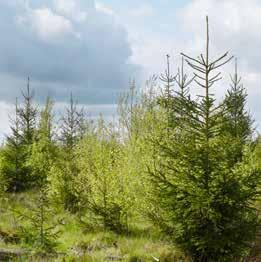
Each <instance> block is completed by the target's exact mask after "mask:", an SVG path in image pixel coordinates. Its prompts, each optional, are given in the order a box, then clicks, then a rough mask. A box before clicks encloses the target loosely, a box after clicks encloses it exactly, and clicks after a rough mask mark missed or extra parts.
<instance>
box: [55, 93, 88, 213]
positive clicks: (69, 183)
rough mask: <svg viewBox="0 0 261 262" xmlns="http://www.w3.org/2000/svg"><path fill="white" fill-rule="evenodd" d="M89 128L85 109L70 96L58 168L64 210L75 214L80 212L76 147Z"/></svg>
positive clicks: (62, 122) (62, 126)
mask: <svg viewBox="0 0 261 262" xmlns="http://www.w3.org/2000/svg"><path fill="white" fill-rule="evenodd" d="M86 128H87V123H86V119H85V114H84V110H83V108H81V109H80V108H79V107H78V105H77V103H76V102H75V101H74V99H73V96H72V94H71V96H70V104H69V106H68V107H66V109H65V113H64V115H63V117H62V119H61V127H60V129H61V134H60V141H61V142H62V152H61V155H62V157H61V159H60V162H59V163H58V168H59V169H60V171H61V173H62V177H61V179H62V181H61V187H60V193H61V198H62V202H63V205H64V208H65V209H66V210H69V211H71V212H73V213H75V212H77V210H78V202H79V199H78V196H77V191H76V189H75V188H74V179H75V178H76V177H77V175H78V174H79V170H78V167H77V165H76V162H77V161H76V146H77V143H78V142H79V140H80V139H82V138H83V136H84V134H85V132H86Z"/></svg>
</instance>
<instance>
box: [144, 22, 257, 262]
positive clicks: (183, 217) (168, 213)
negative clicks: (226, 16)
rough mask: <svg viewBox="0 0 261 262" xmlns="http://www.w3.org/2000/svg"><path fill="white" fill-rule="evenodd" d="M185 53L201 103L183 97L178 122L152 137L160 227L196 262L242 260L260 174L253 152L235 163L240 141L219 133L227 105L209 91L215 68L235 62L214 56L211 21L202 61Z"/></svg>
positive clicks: (152, 174)
mask: <svg viewBox="0 0 261 262" xmlns="http://www.w3.org/2000/svg"><path fill="white" fill-rule="evenodd" d="M182 56H183V57H184V58H185V59H186V62H187V63H188V65H189V66H190V67H191V68H192V69H193V70H194V72H195V73H194V75H195V79H194V82H195V83H196V84H197V85H198V86H199V87H201V88H202V89H203V91H204V93H203V95H201V96H199V97H198V98H197V99H196V100H191V99H190V98H189V97H187V98H186V97H184V98H182V97H181V96H180V95H179V98H180V99H179V100H178V102H177V103H173V107H174V111H175V112H176V114H177V116H179V117H178V118H179V119H180V123H179V122H178V124H177V126H176V127H175V128H173V129H171V132H169V136H167V137H166V136H165V138H164V137H162V136H160V137H159V138H155V139H154V149H155V155H156V157H155V159H154V165H152V166H150V167H148V172H149V174H150V177H151V179H152V182H153V184H154V191H153V192H154V193H155V195H157V197H158V204H159V206H160V208H161V209H162V216H161V217H160V221H159V224H160V225H161V226H162V228H163V229H164V230H165V232H167V233H168V235H170V236H172V238H173V240H174V241H175V242H176V244H178V245H179V246H180V247H181V248H182V249H183V250H184V251H185V252H186V253H187V254H188V255H190V256H191V257H192V259H193V261H200V262H203V261H234V260H236V261H238V260H239V257H240V255H242V254H243V253H244V251H245V250H246V249H247V246H248V244H249V241H251V240H252V239H253V237H254V234H255V230H256V225H257V211H256V210H255V209H254V208H253V201H254V200H255V198H256V197H257V193H258V192H257V186H258V183H259V179H260V170H259V169H258V167H257V165H256V162H255V159H254V156H253V154H252V152H251V148H248V147H247V148H245V150H244V155H243V157H242V161H241V162H238V163H236V164H235V162H233V161H231V159H234V152H235V150H234V147H235V146H237V142H236V141H235V140H234V139H233V138H232V137H231V136H230V135H226V134H224V133H223V132H222V131H221V129H222V128H221V126H222V125H221V124H220V119H221V118H222V116H223V111H222V105H219V106H216V105H215V99H214V95H213V94H212V93H211V89H212V88H213V86H214V84H215V83H216V82H217V81H218V80H219V79H220V75H221V73H219V72H217V73H216V70H217V69H218V68H220V67H222V66H223V65H224V64H226V63H227V62H228V61H230V59H231V58H227V56H228V53H225V54H224V55H222V56H220V57H219V58H217V59H215V60H211V59H210V55H209V27H208V18H207V44H206V53H205V56H203V55H202V54H201V55H200V56H199V57H197V58H192V57H190V56H187V55H185V54H182Z"/></svg>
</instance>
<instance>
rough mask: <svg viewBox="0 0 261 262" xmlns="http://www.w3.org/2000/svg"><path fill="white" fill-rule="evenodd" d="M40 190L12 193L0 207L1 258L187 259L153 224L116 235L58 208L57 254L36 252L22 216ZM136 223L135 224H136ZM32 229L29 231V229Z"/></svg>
mask: <svg viewBox="0 0 261 262" xmlns="http://www.w3.org/2000/svg"><path fill="white" fill-rule="evenodd" d="M36 195H37V193H36V192H28V193H19V194H10V195H8V196H7V198H6V199H4V200H3V201H2V204H1V207H0V261H87V262H88V261H97V262H102V261H129V262H135V261H136V262H138V261H139V262H143V261H165V262H168V261H169V262H170V261H186V260H185V258H184V256H183V255H182V254H181V253H180V252H179V251H178V250H177V249H175V248H174V247H173V245H172V244H171V243H170V242H169V241H168V240H167V239H166V238H164V237H163V236H162V235H161V234H160V233H159V232H156V231H155V228H153V227H152V226H151V225H148V224H146V223H144V222H141V221H140V222H137V223H135V226H134V227H133V228H135V229H133V230H132V231H130V233H126V234H120V235H119V234H115V233H113V232H110V231H103V230H102V229H95V230H93V229H90V228H88V227H85V226H84V225H83V224H82V223H81V222H80V221H79V219H78V218H77V216H75V215H72V214H70V213H65V212H63V211H55V214H54V215H53V216H51V220H52V221H48V222H49V223H50V225H51V224H54V226H55V230H56V231H57V232H59V234H58V237H57V239H56V242H57V246H56V247H55V250H56V252H57V253H56V254H52V253H49V254H48V255H47V254H45V255H40V254H36V253H35V251H34V250H35V249H34V243H33V242H30V239H27V237H28V238H30V226H31V225H30V223H31V222H30V221H28V220H27V219H24V218H22V216H21V214H25V215H26V212H27V210H28V207H30V206H31V205H32V203H33V202H34V199H35V197H36ZM133 225H134V224H133ZM26 230H28V231H26Z"/></svg>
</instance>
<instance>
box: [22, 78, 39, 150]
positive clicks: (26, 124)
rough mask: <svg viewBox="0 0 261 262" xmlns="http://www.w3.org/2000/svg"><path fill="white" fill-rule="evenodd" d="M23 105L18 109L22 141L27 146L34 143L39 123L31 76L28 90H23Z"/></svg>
mask: <svg viewBox="0 0 261 262" xmlns="http://www.w3.org/2000/svg"><path fill="white" fill-rule="evenodd" d="M22 96H23V106H20V107H19V108H18V110H17V114H18V119H19V125H20V129H21V139H22V143H23V144H24V145H26V146H30V145H32V143H33V141H34V134H35V130H36V124H37V114H38V111H37V108H36V107H35V106H34V104H33V99H34V92H33V91H32V90H31V89H30V78H28V82H27V88H26V91H25V92H23V91H22Z"/></svg>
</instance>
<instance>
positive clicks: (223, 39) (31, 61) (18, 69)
mask: <svg viewBox="0 0 261 262" xmlns="http://www.w3.org/2000/svg"><path fill="white" fill-rule="evenodd" d="M260 14H261V1H260V0H248V1H245V0H125V1H122V0H97V1H95V0H44V1H43V0H8V1H7V0H0V34H1V36H2V37H1V41H0V137H3V135H4V134H8V132H9V127H8V126H9V125H8V121H9V115H10V114H12V112H13V108H14V107H13V104H14V101H15V98H16V97H18V98H19V97H21V89H23V88H25V87H26V81H27V80H26V79H27V77H28V76H30V79H31V87H32V88H33V89H34V91H35V98H36V101H37V103H39V104H41V103H43V101H44V100H45V98H46V96H48V95H49V96H52V97H53V98H54V99H55V101H56V103H57V108H58V109H61V108H63V106H64V105H66V103H67V101H68V99H69V94H70V93H71V92H72V93H73V95H74V97H75V98H76V99H77V100H78V102H79V103H80V104H82V105H85V107H86V109H87V111H88V112H89V113H90V114H91V115H94V116H96V115H98V114H99V113H100V112H101V113H103V114H105V116H106V117H108V118H110V117H112V115H113V114H115V108H116V106H115V103H116V102H117V97H118V95H119V94H120V93H121V92H123V91H124V90H126V89H127V88H128V85H129V81H130V79H135V80H136V82H137V86H138V87H140V88H142V87H143V86H144V85H145V81H146V79H148V78H149V77H150V76H151V75H153V74H156V75H158V74H160V73H161V72H163V71H164V69H165V64H166V63H165V60H166V54H170V56H171V69H172V70H173V72H175V70H176V68H177V67H178V66H179V64H180V61H181V58H180V52H185V53H186V54H189V55H192V56H193V55H198V54H200V53H202V52H204V48H205V16H206V15H208V16H209V21H210V39H211V40H210V44H211V48H210V55H211V57H213V58H214V57H217V56H219V55H220V54H223V53H224V52H226V51H230V53H231V55H234V56H236V57H237V58H238V67H239V73H240V75H241V76H242V83H243V84H244V86H245V88H246V89H247V92H248V101H249V102H248V107H249V110H250V112H251V115H252V116H253V118H254V119H255V120H256V123H255V125H256V126H257V129H258V130H260V124H261V103H260V101H261V87H260V85H259V83H260V82H261V63H260V62H259V61H261V52H260V46H261V34H259V33H258V32H259V30H260V27H261V18H260ZM233 67H234V65H233V62H232V63H230V64H229V65H226V67H225V68H224V69H223V71H222V73H223V80H222V81H221V82H220V84H218V85H217V86H216V87H215V88H214V90H213V92H214V93H215V94H216V95H217V97H218V98H222V97H224V96H225V93H226V89H227V88H228V87H229V73H233ZM187 70H188V72H189V69H187ZM191 92H192V93H193V92H194V93H196V92H197V88H196V87H195V88H194V87H192V88H191ZM61 110H62V109H61Z"/></svg>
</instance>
